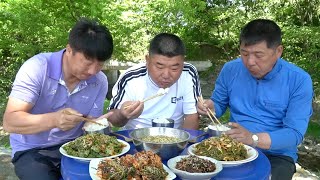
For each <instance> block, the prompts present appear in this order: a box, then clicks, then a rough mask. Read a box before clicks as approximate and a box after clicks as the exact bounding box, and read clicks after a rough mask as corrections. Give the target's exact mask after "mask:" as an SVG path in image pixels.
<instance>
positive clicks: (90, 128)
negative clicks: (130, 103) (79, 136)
mask: <svg viewBox="0 0 320 180" xmlns="http://www.w3.org/2000/svg"><path fill="white" fill-rule="evenodd" d="M97 122H98V123H101V124H103V125H104V126H101V125H99V124H95V123H92V122H86V123H85V124H84V125H83V130H84V134H92V133H101V134H105V135H108V134H109V133H110V126H109V123H108V120H107V119H106V118H103V119H99V120H97Z"/></svg>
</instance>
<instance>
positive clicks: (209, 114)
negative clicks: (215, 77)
mask: <svg viewBox="0 0 320 180" xmlns="http://www.w3.org/2000/svg"><path fill="white" fill-rule="evenodd" d="M198 99H199V102H200V103H202V104H204V100H203V97H202V96H199V97H198ZM207 110H208V111H207V115H208V116H209V118H210V119H211V121H212V123H213V124H214V125H215V124H216V122H218V124H220V125H221V123H220V121H219V119H218V118H217V117H216V116H215V114H214V113H213V112H212V110H211V109H210V108H207ZM212 117H213V118H214V119H215V120H216V122H215V121H214V120H213V118H212Z"/></svg>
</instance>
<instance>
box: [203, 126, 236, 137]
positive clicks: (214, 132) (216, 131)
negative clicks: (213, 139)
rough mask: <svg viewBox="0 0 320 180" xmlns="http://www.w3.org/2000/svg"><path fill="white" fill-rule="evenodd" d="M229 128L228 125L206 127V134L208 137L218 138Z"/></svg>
mask: <svg viewBox="0 0 320 180" xmlns="http://www.w3.org/2000/svg"><path fill="white" fill-rule="evenodd" d="M230 129H231V128H230V126H229V125H228V124H221V125H220V124H217V125H211V124H210V125H209V126H208V130H207V132H208V134H209V135H210V136H220V135H221V134H222V133H224V132H226V131H228V130H230Z"/></svg>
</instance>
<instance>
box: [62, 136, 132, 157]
mask: <svg viewBox="0 0 320 180" xmlns="http://www.w3.org/2000/svg"><path fill="white" fill-rule="evenodd" d="M125 146H126V145H125V144H123V143H121V142H119V141H118V140H117V138H116V137H114V136H108V135H104V134H100V133H95V134H87V135H85V136H81V137H79V138H77V139H75V140H74V141H71V142H70V143H68V144H67V145H65V146H63V149H64V150H65V151H66V152H67V154H68V155H71V156H76V157H82V158H101V157H108V156H113V155H117V154H120V153H121V152H122V149H123V148H124V147H125Z"/></svg>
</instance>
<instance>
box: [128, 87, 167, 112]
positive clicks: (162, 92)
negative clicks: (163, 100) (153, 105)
mask: <svg viewBox="0 0 320 180" xmlns="http://www.w3.org/2000/svg"><path fill="white" fill-rule="evenodd" d="M168 92H169V88H166V89H163V88H160V89H159V91H158V92H157V94H155V95H153V96H150V97H147V98H145V99H143V100H142V101H141V102H143V103H144V102H146V101H149V100H151V99H154V98H156V97H159V96H163V95H165V94H167V93H168ZM130 106H131V104H129V105H126V106H125V107H124V109H128V107H130Z"/></svg>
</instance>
